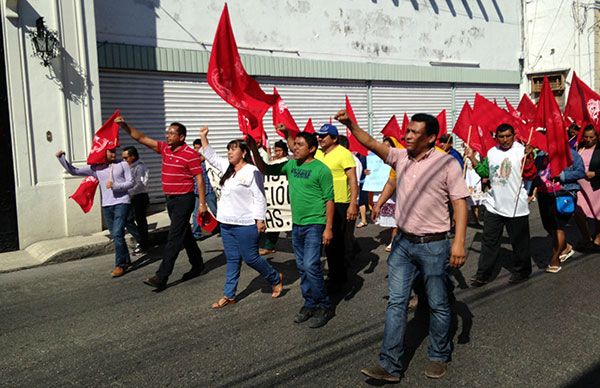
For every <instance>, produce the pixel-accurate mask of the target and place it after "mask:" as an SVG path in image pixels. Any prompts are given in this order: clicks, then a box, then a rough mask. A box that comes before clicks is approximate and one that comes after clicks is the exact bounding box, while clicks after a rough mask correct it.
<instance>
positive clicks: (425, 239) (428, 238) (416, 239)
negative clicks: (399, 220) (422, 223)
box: [400, 230, 448, 244]
mask: <svg viewBox="0 0 600 388" xmlns="http://www.w3.org/2000/svg"><path fill="white" fill-rule="evenodd" d="M400 233H402V236H403V237H405V238H406V239H407V240H408V241H410V242H411V243H413V244H425V243H429V242H434V241H441V240H446V239H448V232H443V233H432V234H426V235H423V236H419V235H416V234H412V233H406V232H403V231H401V230H400Z"/></svg>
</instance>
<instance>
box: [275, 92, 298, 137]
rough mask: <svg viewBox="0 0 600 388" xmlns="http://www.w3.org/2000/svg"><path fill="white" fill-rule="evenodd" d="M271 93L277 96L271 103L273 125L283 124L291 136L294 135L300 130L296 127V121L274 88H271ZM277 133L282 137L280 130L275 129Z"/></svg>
mask: <svg viewBox="0 0 600 388" xmlns="http://www.w3.org/2000/svg"><path fill="white" fill-rule="evenodd" d="M273 95H274V96H275V97H276V98H277V101H276V102H275V104H274V105H273V125H274V126H275V127H277V125H278V124H283V125H285V127H286V128H287V129H288V131H290V133H291V134H292V136H293V137H296V134H297V133H298V132H300V128H298V125H297V124H296V121H294V118H293V117H292V114H291V113H290V111H289V109H288V108H287V106H286V105H285V102H283V99H282V98H281V96H280V95H279V93H278V92H277V89H276V88H273ZM277 134H278V135H279V136H281V137H284V136H283V133H281V132H280V131H277Z"/></svg>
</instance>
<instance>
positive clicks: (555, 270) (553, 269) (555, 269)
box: [546, 265, 562, 273]
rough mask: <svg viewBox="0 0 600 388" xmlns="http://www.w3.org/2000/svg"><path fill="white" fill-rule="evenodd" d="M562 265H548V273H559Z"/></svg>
mask: <svg viewBox="0 0 600 388" xmlns="http://www.w3.org/2000/svg"><path fill="white" fill-rule="evenodd" d="M561 269H562V267H561V266H560V265H549V266H547V267H546V272H548V273H558V272H560V270H561Z"/></svg>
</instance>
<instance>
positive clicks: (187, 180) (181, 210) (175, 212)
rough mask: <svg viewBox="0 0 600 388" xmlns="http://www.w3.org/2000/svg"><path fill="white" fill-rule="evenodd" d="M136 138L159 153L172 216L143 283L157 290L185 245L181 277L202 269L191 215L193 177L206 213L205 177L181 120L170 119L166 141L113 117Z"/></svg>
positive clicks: (163, 284)
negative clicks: (152, 272)
mask: <svg viewBox="0 0 600 388" xmlns="http://www.w3.org/2000/svg"><path fill="white" fill-rule="evenodd" d="M115 122H116V123H118V124H119V125H120V126H121V128H123V129H124V130H125V132H127V133H128V134H129V135H130V136H131V137H132V138H133V139H134V140H135V141H137V142H138V143H140V144H143V145H145V146H146V147H148V148H150V149H151V150H153V151H155V152H157V153H159V154H160V155H161V156H162V169H161V172H162V187H163V192H164V193H165V197H166V199H167V212H168V213H169V218H170V219H171V225H170V226H169V236H168V239H167V244H166V245H165V248H164V253H163V259H162V261H161V263H160V267H159V268H158V271H156V274H155V275H154V276H152V277H150V278H148V279H146V280H144V283H146V284H147V285H149V286H151V287H155V288H156V289H158V290H163V289H165V288H166V286H167V280H168V278H169V276H170V275H171V273H172V272H173V267H174V266H175V260H176V259H177V256H178V255H179V251H181V249H182V248H185V251H186V253H187V255H188V259H189V261H190V264H191V265H192V268H191V270H190V271H188V272H186V273H185V274H184V275H183V277H182V279H183V280H188V279H192V278H194V277H196V276H199V275H200V274H201V273H202V271H203V269H204V262H203V260H202V253H201V252H200V249H199V248H198V244H197V243H196V240H195V239H194V237H193V235H192V229H191V227H190V216H191V214H192V212H193V211H194V202H195V198H194V179H195V180H196V183H197V185H198V198H199V202H200V204H199V210H198V211H199V212H200V214H204V213H206V211H207V210H206V198H205V192H204V179H203V178H202V167H201V166H200V157H199V156H198V153H197V152H195V151H194V150H193V149H192V148H191V147H189V146H188V145H187V144H186V143H185V136H186V133H187V131H186V128H185V126H184V125H183V124H181V123H177V122H174V123H171V125H169V127H167V130H166V133H165V139H166V142H163V141H157V140H154V139H152V138H150V137H148V136H146V135H145V134H144V133H143V132H142V131H139V130H137V129H135V128H134V127H132V126H131V125H129V124H128V123H127V122H126V121H125V119H124V118H123V117H122V116H119V117H117V118H116V119H115Z"/></svg>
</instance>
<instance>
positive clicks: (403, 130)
mask: <svg viewBox="0 0 600 388" xmlns="http://www.w3.org/2000/svg"><path fill="white" fill-rule="evenodd" d="M409 122H410V120H409V119H408V115H407V114H406V112H404V117H402V127H401V128H400V139H398V141H399V142H400V144H402V145H403V146H404V147H406V140H404V136H406V130H407V129H408V123H409Z"/></svg>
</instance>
